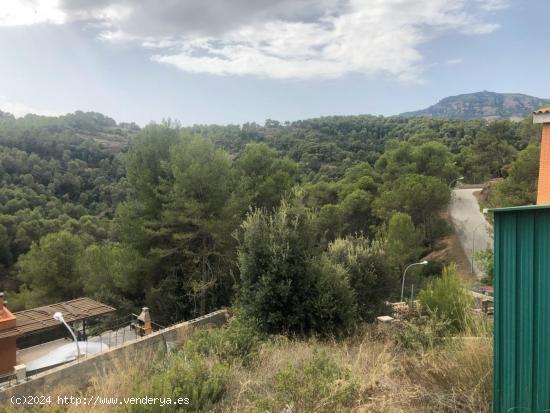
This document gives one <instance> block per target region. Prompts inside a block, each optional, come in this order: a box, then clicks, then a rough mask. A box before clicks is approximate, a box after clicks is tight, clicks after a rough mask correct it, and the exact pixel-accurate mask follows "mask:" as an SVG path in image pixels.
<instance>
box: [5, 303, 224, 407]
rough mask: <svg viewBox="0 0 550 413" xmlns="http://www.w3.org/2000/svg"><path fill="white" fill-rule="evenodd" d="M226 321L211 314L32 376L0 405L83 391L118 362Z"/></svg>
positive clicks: (10, 391)
mask: <svg viewBox="0 0 550 413" xmlns="http://www.w3.org/2000/svg"><path fill="white" fill-rule="evenodd" d="M228 318H229V313H228V312H227V310H219V311H215V312H213V313H210V314H207V315H205V316H202V317H199V318H195V319H194V320H190V321H185V322H183V323H180V324H176V325H173V326H171V327H168V328H165V329H163V330H160V331H157V332H154V333H152V334H150V335H148V336H145V337H140V338H138V339H136V340H132V341H128V342H126V343H124V344H123V345H121V346H118V347H113V348H111V349H109V350H107V351H105V352H103V353H99V354H95V355H92V356H89V357H85V358H83V359H80V360H77V361H73V362H70V363H67V364H64V365H62V366H59V367H56V368H53V369H51V370H48V371H45V372H43V373H39V374H36V375H34V376H32V377H30V378H28V379H27V380H26V381H23V382H21V383H18V384H15V385H14V386H11V387H9V388H7V389H3V390H2V391H0V405H2V404H8V403H9V400H10V398H11V397H12V396H31V395H48V393H49V392H51V390H52V389H55V388H62V387H69V386H72V387H84V386H86V385H87V384H88V383H89V382H90V380H91V379H92V378H93V377H97V376H98V375H99V374H108V373H109V372H111V371H113V370H114V369H116V367H117V365H119V364H120V363H119V362H121V361H124V360H132V359H136V358H138V357H140V356H143V355H144V354H150V353H151V352H154V351H158V350H161V351H163V350H164V351H167V350H168V349H169V348H170V347H171V346H174V345H176V344H181V343H182V342H184V341H185V339H186V338H187V337H188V335H189V333H190V332H191V330H192V329H193V328H196V327H199V326H207V325H213V326H220V325H222V324H224V323H225V322H226V321H227V319H228Z"/></svg>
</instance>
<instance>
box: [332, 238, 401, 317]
mask: <svg viewBox="0 0 550 413" xmlns="http://www.w3.org/2000/svg"><path fill="white" fill-rule="evenodd" d="M385 247H386V245H385V244H384V243H382V242H380V241H370V240H369V239H368V238H365V237H363V236H362V235H357V236H353V237H346V238H338V239H336V240H335V241H334V242H331V243H330V244H329V246H328V251H327V253H326V255H327V257H328V258H329V259H330V260H331V261H332V262H333V263H335V264H339V265H341V266H343V267H344V268H345V269H346V271H347V273H348V279H349V283H350V286H351V288H352V289H353V291H354V293H355V295H356V300H357V307H358V315H359V317H360V318H361V319H363V320H368V321H372V320H373V319H374V318H375V317H376V316H378V315H380V314H382V311H383V309H384V308H385V304H384V301H385V300H387V299H388V298H389V296H390V295H391V293H392V291H394V290H395V289H396V288H397V286H398V281H399V279H398V278H397V277H395V276H394V275H393V274H392V271H391V269H390V267H389V265H388V263H387V261H388V260H387V258H386V255H385V251H384V249H385Z"/></svg>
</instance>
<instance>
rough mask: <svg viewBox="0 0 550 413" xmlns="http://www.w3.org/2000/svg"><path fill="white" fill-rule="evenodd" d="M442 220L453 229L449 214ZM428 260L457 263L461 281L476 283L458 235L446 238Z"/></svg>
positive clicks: (453, 234)
mask: <svg viewBox="0 0 550 413" xmlns="http://www.w3.org/2000/svg"><path fill="white" fill-rule="evenodd" d="M442 218H444V219H445V221H447V223H448V224H449V225H450V226H451V227H452V223H451V221H450V219H449V215H448V213H447V212H445V213H444V214H442ZM425 259H427V260H433V261H439V262H442V263H445V264H449V263H451V262H454V263H456V268H457V272H458V275H459V277H460V279H462V280H463V281H464V282H466V283H471V282H474V281H476V277H475V276H474V275H473V274H472V273H471V262H470V260H468V258H467V257H466V254H465V253H464V250H463V249H462V245H461V244H460V241H459V240H458V237H457V235H456V233H455V232H454V230H453V233H452V234H451V235H449V236H448V237H445V238H443V239H441V240H439V241H438V243H437V245H436V248H435V250H434V251H432V252H431V253H430V254H429V255H428V256H426V257H425Z"/></svg>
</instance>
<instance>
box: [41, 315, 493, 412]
mask: <svg viewBox="0 0 550 413" xmlns="http://www.w3.org/2000/svg"><path fill="white" fill-rule="evenodd" d="M399 331H401V328H395V327H392V328H390V329H388V328H387V327H383V326H378V327H377V326H373V325H368V326H364V327H362V328H361V329H359V330H357V331H356V332H355V333H354V335H352V336H350V337H348V338H346V339H343V340H339V341H333V340H324V341H319V340H317V339H313V338H310V339H307V340H298V339H289V338H287V337H285V336H277V335H275V336H265V335H262V334H261V333H260V332H258V331H257V330H256V327H255V326H254V325H253V324H248V323H246V322H243V320H242V319H241V318H240V316H237V317H236V318H233V319H232V320H231V321H230V322H229V324H228V325H227V326H225V327H222V328H219V329H211V330H199V331H196V332H194V333H193V334H192V335H191V336H190V337H188V339H187V341H186V342H185V343H184V344H183V345H182V347H181V348H179V349H177V350H175V351H174V352H172V353H169V354H165V353H164V350H162V351H161V352H160V353H158V354H151V355H149V356H147V357H144V358H140V359H139V360H122V361H118V363H119V365H118V366H117V370H116V372H113V373H112V374H108V375H102V376H99V377H97V378H96V380H94V381H93V382H92V383H91V385H90V386H89V387H88V388H86V389H83V390H81V391H82V394H98V395H109V396H112V397H119V398H122V397H142V396H150V397H155V396H157V397H165V398H167V397H171V398H172V400H175V399H177V398H179V397H187V398H189V403H188V404H186V405H182V406H178V407H174V406H171V407H165V410H166V411H184V412H239V413H246V412H312V413H333V412H351V411H374V412H389V413H392V412H394V413H398V412H410V411H415V412H426V413H428V412H456V413H458V412H472V413H474V412H476V413H484V412H489V411H490V400H491V363H492V345H491V340H490V339H489V338H488V333H487V332H486V333H482V334H480V335H479V336H478V337H477V338H475V339H472V338H471V337H466V336H463V335H460V334H459V335H457V336H456V337H455V338H454V339H452V340H451V339H447V340H440V341H438V342H437V343H435V341H436V340H431V341H430V343H426V344H425V345H422V346H419V347H415V348H409V349H403V348H402V347H399V346H395V344H394V343H395V341H396V340H397V339H398V335H397V333H398V332H399ZM426 331H427V330H426ZM426 331H425V335H428V334H429V333H427V332H426ZM468 334H470V333H469V332H467V333H465V335H468ZM78 392H79V389H71V388H63V389H57V390H56V391H54V392H53V394H58V393H59V394H78ZM79 408H80V407H75V406H63V407H59V408H58V409H57V411H60V412H64V411H68V412H71V411H78V409H79ZM44 410H48V409H47V408H45V409H44ZM88 411H91V412H101V411H105V412H107V411H109V412H110V411H121V412H149V411H150V412H154V411H159V406H153V405H145V406H144V405H142V406H139V405H133V406H130V405H126V406H116V408H114V407H113V406H90V407H89V410H88Z"/></svg>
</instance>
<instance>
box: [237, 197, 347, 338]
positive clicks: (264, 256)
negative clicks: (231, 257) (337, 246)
mask: <svg viewBox="0 0 550 413" xmlns="http://www.w3.org/2000/svg"><path fill="white" fill-rule="evenodd" d="M241 229H242V232H241V235H240V239H239V248H238V262H239V269H240V273H241V283H240V286H239V291H238V299H237V306H238V307H239V308H241V309H242V311H243V314H244V316H245V317H247V318H255V319H257V320H258V323H259V326H260V328H261V329H262V331H264V332H266V333H275V334H278V333H285V334H298V335H301V336H303V335H309V334H313V335H323V336H330V335H333V334H340V333H342V332H344V331H348V330H349V329H350V327H351V326H352V325H353V324H354V323H355V318H356V317H355V315H356V310H355V298H354V295H353V291H352V290H351V288H350V286H349V281H348V279H347V274H346V271H345V270H343V268H342V267H338V266H336V265H334V264H333V263H331V262H330V261H329V260H327V259H325V258H324V257H320V256H319V250H318V247H317V246H316V245H315V233H314V224H313V221H312V217H311V215H310V214H308V213H307V212H306V211H305V210H304V209H303V208H302V207H300V206H299V205H298V206H295V205H291V204H290V203H287V202H285V201H283V202H282V204H281V206H280V207H279V208H278V209H276V210H275V211H274V213H273V214H268V213H267V212H265V211H263V210H256V211H253V212H251V213H250V214H249V215H248V217H247V218H246V220H245V221H244V223H243V224H242V228H241Z"/></svg>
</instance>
